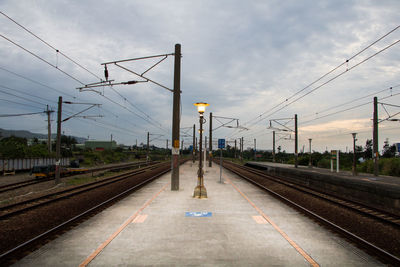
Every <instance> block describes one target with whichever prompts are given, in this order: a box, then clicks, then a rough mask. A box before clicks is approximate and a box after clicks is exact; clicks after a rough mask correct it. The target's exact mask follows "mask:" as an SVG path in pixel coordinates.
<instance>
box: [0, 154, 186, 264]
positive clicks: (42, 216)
mask: <svg viewBox="0 0 400 267" xmlns="http://www.w3.org/2000/svg"><path fill="white" fill-rule="evenodd" d="M183 162H185V160H182V161H181V164H182V163H183ZM170 169H171V164H170V163H169V162H167V163H159V164H156V165H152V166H148V167H145V168H141V169H138V170H134V171H131V172H129V173H125V174H120V175H116V176H114V177H113V178H110V179H108V180H107V182H105V183H96V184H94V183H92V184H91V185H89V186H88V187H87V188H84V187H80V188H79V189H77V191H73V190H71V191H70V192H64V193H62V196H61V195H60V198H57V197H56V198H54V199H53V197H54V196H47V198H44V200H43V201H44V204H43V203H42V200H38V201H39V202H40V203H34V202H31V204H26V205H33V206H31V207H24V208H22V209H23V211H21V210H19V211H16V212H15V213H14V214H12V213H8V211H7V212H6V214H9V215H5V217H2V218H1V219H0V235H2V238H3V242H1V246H2V247H1V248H0V249H1V250H0V253H1V254H0V262H2V263H3V262H4V263H5V264H11V263H13V262H15V260H16V259H19V258H21V257H23V256H24V255H26V252H27V251H32V250H35V249H36V248H37V247H39V246H42V245H43V244H44V243H46V242H48V240H51V239H52V238H54V237H55V236H56V235H57V233H60V232H63V231H65V230H66V229H69V228H70V227H71V226H73V225H75V224H76V223H79V222H81V221H82V220H84V219H85V218H87V217H88V216H93V215H95V214H97V212H98V211H100V210H102V209H104V208H105V207H108V206H110V205H112V204H113V203H115V202H116V201H118V200H120V199H122V198H123V197H124V196H126V195H128V194H130V193H132V192H133V191H134V190H136V189H138V188H140V187H141V186H143V185H144V184H147V183H148V182H150V181H152V180H154V179H156V178H158V177H159V176H161V175H163V174H165V173H167V172H169V171H170ZM130 177H131V178H134V179H129V178H130ZM106 185H107V186H106ZM21 205H22V206H24V205H25V204H21ZM25 208H27V209H25ZM75 209H76V210H75ZM17 210H18V208H17ZM22 223H23V224H24V225H21V224H22ZM16 225H18V228H19V229H20V230H15V229H14V233H10V231H8V230H7V228H11V229H13V228H14V227H15V226H16ZM38 228H40V229H38ZM19 232H21V233H19ZM16 234H17V235H19V236H15V235H16ZM9 243H12V244H9ZM1 265H2V264H1Z"/></svg>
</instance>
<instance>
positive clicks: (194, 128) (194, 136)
mask: <svg viewBox="0 0 400 267" xmlns="http://www.w3.org/2000/svg"><path fill="white" fill-rule="evenodd" d="M192 150H193V151H192V152H193V153H192V159H193V163H194V162H195V161H196V159H195V158H196V124H193V149H192Z"/></svg>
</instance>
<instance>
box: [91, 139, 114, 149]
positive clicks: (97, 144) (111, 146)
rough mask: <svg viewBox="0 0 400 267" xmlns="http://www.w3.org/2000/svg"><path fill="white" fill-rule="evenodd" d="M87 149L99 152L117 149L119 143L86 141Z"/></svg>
mask: <svg viewBox="0 0 400 267" xmlns="http://www.w3.org/2000/svg"><path fill="white" fill-rule="evenodd" d="M85 148H90V149H92V150H97V151H103V150H106V149H115V148H117V142H115V141H97V140H88V141H85Z"/></svg>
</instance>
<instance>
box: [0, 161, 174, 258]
mask: <svg viewBox="0 0 400 267" xmlns="http://www.w3.org/2000/svg"><path fill="white" fill-rule="evenodd" d="M170 170H171V168H169V169H167V170H164V171H161V172H160V173H158V174H156V175H154V176H152V177H150V178H148V179H146V180H145V181H142V182H140V183H139V184H137V185H134V186H132V187H131V188H129V189H127V190H125V191H124V192H122V193H119V194H118V195H116V196H114V197H112V198H110V199H108V200H106V201H104V202H102V203H100V204H98V205H96V206H94V207H92V208H90V209H88V210H87V211H84V212H82V213H81V214H78V215H76V216H75V217H73V218H71V219H68V220H67V221H65V222H63V223H61V224H59V225H57V226H55V227H53V228H51V229H50V230H47V231H46V232H44V233H42V234H40V235H38V236H36V237H34V238H32V239H30V240H28V241H26V242H24V243H22V244H20V245H18V246H17V247H15V248H12V249H10V250H8V251H6V252H4V253H3V254H1V255H0V260H2V259H5V258H6V257H8V256H10V255H12V254H13V253H16V252H17V251H18V250H21V249H23V248H25V247H27V246H29V245H31V244H33V243H34V242H36V241H39V240H41V239H42V238H44V237H46V236H48V235H50V234H52V233H55V232H57V231H59V230H60V229H62V228H63V227H65V226H67V225H69V224H70V223H72V222H75V221H77V220H78V219H80V218H83V217H84V216H86V215H88V214H90V213H91V212H94V211H96V210H98V209H100V208H102V207H104V206H106V205H108V204H109V203H111V202H112V201H115V200H117V199H118V198H121V197H123V196H125V195H127V194H129V193H130V192H131V191H133V190H135V189H137V188H139V187H141V186H142V185H144V184H146V183H148V182H150V181H152V180H154V179H156V178H157V177H159V176H161V175H163V174H165V173H167V172H169V171H170Z"/></svg>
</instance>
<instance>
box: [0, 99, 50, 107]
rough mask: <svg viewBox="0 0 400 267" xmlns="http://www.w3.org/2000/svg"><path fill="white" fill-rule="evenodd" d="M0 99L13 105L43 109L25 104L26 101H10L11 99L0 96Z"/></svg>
mask: <svg viewBox="0 0 400 267" xmlns="http://www.w3.org/2000/svg"><path fill="white" fill-rule="evenodd" d="M0 101H5V102H9V103H13V104H15V105H20V106H24V107H31V108H36V109H40V110H42V109H43V107H38V106H33V105H29V104H26V103H20V102H16V101H12V100H9V99H3V98H0Z"/></svg>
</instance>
